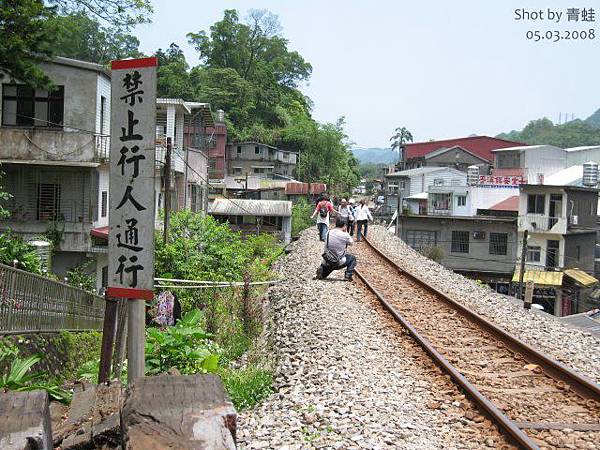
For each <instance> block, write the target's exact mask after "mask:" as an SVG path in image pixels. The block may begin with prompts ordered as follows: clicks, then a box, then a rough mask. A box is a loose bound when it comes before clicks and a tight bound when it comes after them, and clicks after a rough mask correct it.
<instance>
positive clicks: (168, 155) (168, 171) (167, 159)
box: [163, 137, 172, 245]
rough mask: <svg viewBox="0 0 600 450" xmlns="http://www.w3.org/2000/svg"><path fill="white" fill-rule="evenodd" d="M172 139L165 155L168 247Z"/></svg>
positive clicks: (167, 235)
mask: <svg viewBox="0 0 600 450" xmlns="http://www.w3.org/2000/svg"><path fill="white" fill-rule="evenodd" d="M171 150H172V149H171V138H170V137H168V138H167V152H166V154H165V167H164V170H165V225H164V228H163V244H165V245H167V240H168V239H169V222H170V215H171Z"/></svg>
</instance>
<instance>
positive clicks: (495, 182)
mask: <svg viewBox="0 0 600 450" xmlns="http://www.w3.org/2000/svg"><path fill="white" fill-rule="evenodd" d="M524 183H525V181H524V180H523V177H521V176H506V177H501V176H494V175H480V176H479V185H481V186H506V187H519V185H520V184H524Z"/></svg>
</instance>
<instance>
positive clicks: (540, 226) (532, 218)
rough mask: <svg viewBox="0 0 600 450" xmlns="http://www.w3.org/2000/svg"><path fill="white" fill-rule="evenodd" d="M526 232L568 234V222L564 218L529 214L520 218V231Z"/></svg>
mask: <svg viewBox="0 0 600 450" xmlns="http://www.w3.org/2000/svg"><path fill="white" fill-rule="evenodd" d="M524 230H527V231H529V232H530V233H553V234H566V232H567V220H566V218H564V217H551V216H546V215H543V214H531V213H529V214H525V216H521V217H520V218H519V231H524Z"/></svg>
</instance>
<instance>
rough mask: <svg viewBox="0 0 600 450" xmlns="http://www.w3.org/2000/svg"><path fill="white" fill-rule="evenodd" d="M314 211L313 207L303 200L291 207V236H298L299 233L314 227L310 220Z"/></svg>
mask: <svg viewBox="0 0 600 450" xmlns="http://www.w3.org/2000/svg"><path fill="white" fill-rule="evenodd" d="M314 209H315V208H314V205H312V204H311V203H309V202H308V200H306V199H304V198H302V199H300V200H299V201H298V203H296V204H295V205H294V206H292V236H298V234H300V232H301V231H303V230H306V229H307V228H310V227H312V226H313V225H314V221H313V219H311V218H310V216H311V214H312V213H313V211H314Z"/></svg>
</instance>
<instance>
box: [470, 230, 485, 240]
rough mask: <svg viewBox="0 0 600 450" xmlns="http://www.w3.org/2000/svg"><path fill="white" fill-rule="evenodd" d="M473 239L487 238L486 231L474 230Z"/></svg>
mask: <svg viewBox="0 0 600 450" xmlns="http://www.w3.org/2000/svg"><path fill="white" fill-rule="evenodd" d="M473 239H477V240H483V239H485V231H473Z"/></svg>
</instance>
